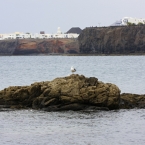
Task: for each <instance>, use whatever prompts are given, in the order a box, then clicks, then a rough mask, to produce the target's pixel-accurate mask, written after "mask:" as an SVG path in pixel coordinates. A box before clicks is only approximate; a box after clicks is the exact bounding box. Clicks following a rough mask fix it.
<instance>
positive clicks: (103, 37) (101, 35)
mask: <svg viewBox="0 0 145 145" xmlns="http://www.w3.org/2000/svg"><path fill="white" fill-rule="evenodd" d="M78 41H79V45H80V52H81V53H95V54H130V53H145V26H125V27H90V28H86V29H84V30H83V31H82V33H81V34H80V35H79V37H78Z"/></svg>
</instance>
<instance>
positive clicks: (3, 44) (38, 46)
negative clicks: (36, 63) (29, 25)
mask: <svg viewBox="0 0 145 145" xmlns="http://www.w3.org/2000/svg"><path fill="white" fill-rule="evenodd" d="M78 52H79V45H78V41H77V40H76V39H17V40H2V41H0V55H29V54H63V53H66V54H67V53H69V54H71V53H78Z"/></svg>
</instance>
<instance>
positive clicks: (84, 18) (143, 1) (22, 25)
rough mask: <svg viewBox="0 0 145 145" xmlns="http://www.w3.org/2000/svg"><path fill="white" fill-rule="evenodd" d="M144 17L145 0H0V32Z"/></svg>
mask: <svg viewBox="0 0 145 145" xmlns="http://www.w3.org/2000/svg"><path fill="white" fill-rule="evenodd" d="M123 17H135V18H145V0H0V34H1V33H13V32H24V33H26V32H30V33H39V32H40V31H45V33H56V32H57V28H58V27H60V28H61V31H62V32H63V33H65V32H67V31H68V30H69V29H70V28H72V27H80V28H81V29H84V28H86V27H90V26H91V27H92V26H109V25H111V24H112V23H114V22H115V21H116V20H120V19H121V18H123Z"/></svg>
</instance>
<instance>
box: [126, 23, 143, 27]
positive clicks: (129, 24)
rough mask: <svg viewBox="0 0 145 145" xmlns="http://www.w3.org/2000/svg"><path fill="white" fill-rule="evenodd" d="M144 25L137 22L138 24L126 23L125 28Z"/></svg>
mask: <svg viewBox="0 0 145 145" xmlns="http://www.w3.org/2000/svg"><path fill="white" fill-rule="evenodd" d="M143 25H145V23H142V22H139V23H138V24H135V23H131V22H127V26H143Z"/></svg>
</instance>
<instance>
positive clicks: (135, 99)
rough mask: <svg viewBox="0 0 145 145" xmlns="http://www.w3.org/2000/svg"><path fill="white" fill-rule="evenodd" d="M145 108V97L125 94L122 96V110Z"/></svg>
mask: <svg viewBox="0 0 145 145" xmlns="http://www.w3.org/2000/svg"><path fill="white" fill-rule="evenodd" d="M132 108H145V95H138V94H130V93H123V94H121V96H120V109H132Z"/></svg>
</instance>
